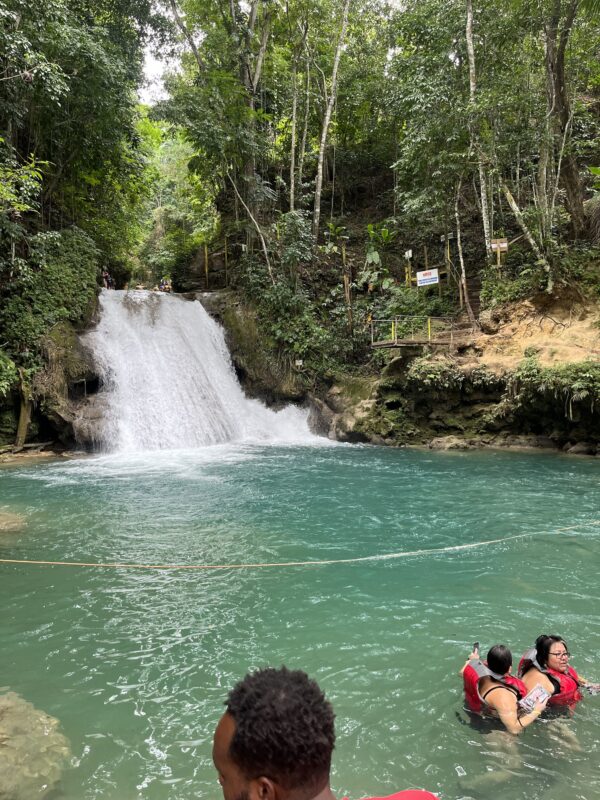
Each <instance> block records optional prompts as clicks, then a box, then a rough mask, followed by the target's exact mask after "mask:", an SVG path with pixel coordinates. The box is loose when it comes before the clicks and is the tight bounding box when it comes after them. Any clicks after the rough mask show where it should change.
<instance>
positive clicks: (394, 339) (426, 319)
mask: <svg viewBox="0 0 600 800" xmlns="http://www.w3.org/2000/svg"><path fill="white" fill-rule="evenodd" d="M436 322H440V323H442V324H443V325H446V326H448V325H449V327H450V344H452V341H453V333H454V326H455V323H456V318H455V317H433V316H426V315H410V314H399V315H397V316H395V317H392V318H389V319H371V346H374V345H375V344H390V345H391V344H392V343H393V344H395V345H397V344H398V342H399V341H403V342H406V341H416V339H415V333H416V331H417V328H418V329H419V331H420V332H423V333H424V331H423V330H422V329H423V328H424V327H425V326H426V327H427V341H428V342H431V341H433V339H432V323H436ZM407 323H409V324H410V323H420V324H419V325H416V324H410V330H409V335H408V336H407V335H405V331H404V330H403V331H402V335H401V336H400V337H399V336H398V329H399V327H400V328H404V327H405V326H406V324H407ZM384 324H387V325H390V336H389V338H386V339H377V340H376V339H375V326H376V325H377V326H379V325H384Z"/></svg>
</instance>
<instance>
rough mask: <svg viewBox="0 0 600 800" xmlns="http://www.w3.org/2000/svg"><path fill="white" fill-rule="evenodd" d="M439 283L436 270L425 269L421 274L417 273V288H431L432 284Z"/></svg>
mask: <svg viewBox="0 0 600 800" xmlns="http://www.w3.org/2000/svg"><path fill="white" fill-rule="evenodd" d="M439 282H440V276H439V273H438V271H437V269H425V270H423V271H422V272H417V287H419V286H432V285H433V284H434V283H439Z"/></svg>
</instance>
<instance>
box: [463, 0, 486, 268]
mask: <svg viewBox="0 0 600 800" xmlns="http://www.w3.org/2000/svg"><path fill="white" fill-rule="evenodd" d="M466 38H467V53H468V56H469V99H470V101H471V113H472V114H473V115H475V116H476V115H477V112H476V109H475V103H476V99H477V70H476V67H475V47H474V45H473V3H472V0H467V27H466ZM470 129H471V142H472V145H473V147H474V148H475V150H476V151H477V165H478V168H479V187H480V194H481V221H482V223H483V237H484V239H485V251H486V254H487V257H488V258H489V257H490V255H491V252H492V232H491V227H490V212H489V200H488V192H487V181H486V174H485V167H484V163H483V153H482V150H481V143H480V141H479V139H480V136H479V132H478V131H477V130H476V123H475V120H473V119H471V124H470Z"/></svg>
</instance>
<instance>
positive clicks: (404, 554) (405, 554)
mask: <svg viewBox="0 0 600 800" xmlns="http://www.w3.org/2000/svg"><path fill="white" fill-rule="evenodd" d="M589 525H600V520H594V521H593V522H582V523H579V524H578V525H569V526H568V527H566V528H556V529H555V530H553V531H531V532H529V533H517V534H515V535H514V536H505V537H503V538H502V539H486V540H484V541H482V542H472V543H471V544H456V545H450V546H449V547H434V548H431V549H428V550H404V551H401V552H399V553H383V554H380V555H374V556H359V557H356V558H332V559H327V560H323V561H273V562H266V563H263V564H103V563H88V562H85V561H29V560H21V559H16V558H0V564H38V565H45V566H50V567H101V568H113V569H189V570H217V569H265V568H269V567H321V566H328V565H331V564H358V563H360V562H364V561H390V560H392V559H398V558H411V557H414V556H428V555H435V554H439V553H451V552H457V551H459V550H472V549H473V548H476V547H486V546H487V545H490V544H502V543H503V542H510V541H511V540H513V539H523V538H525V537H526V536H540V535H543V534H544V533H549V534H557V533H564V532H565V531H572V530H576V529H577V528H582V527H583V528H585V527H587V526H589Z"/></svg>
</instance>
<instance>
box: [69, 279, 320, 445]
mask: <svg viewBox="0 0 600 800" xmlns="http://www.w3.org/2000/svg"><path fill="white" fill-rule="evenodd" d="M100 304H101V316H100V322H99V324H98V326H97V327H96V328H95V329H94V330H93V331H91V332H89V333H88V334H86V335H85V337H84V342H85V344H86V345H87V346H88V347H89V348H91V350H92V352H93V354H94V358H95V361H96V364H97V367H98V369H99V372H100V377H101V383H102V390H101V392H100V395H99V396H98V398H97V400H99V401H100V402H99V405H100V407H101V408H102V409H103V412H102V414H101V417H102V418H101V420H99V422H98V426H97V432H96V433H95V437H94V438H95V439H96V442H97V446H98V447H99V449H101V450H103V451H107V452H117V451H118V452H139V451H145V450H162V449H181V448H195V447H203V446H207V445H214V444H222V443H226V442H237V441H239V442H296V443H297V442H301V441H304V440H313V439H314V437H313V436H312V434H311V433H310V432H309V429H308V424H307V421H306V418H307V414H306V412H304V411H302V410H300V409H298V408H297V407H295V406H288V407H286V408H284V409H282V410H281V411H278V412H275V411H272V410H270V409H268V408H267V407H266V406H265V405H263V404H262V403H261V402H259V401H258V400H251V399H249V398H247V397H246V396H245V395H244V392H243V391H242V388H241V386H240V384H239V382H238V380H237V377H236V375H235V372H234V369H233V366H232V363H231V359H230V356H229V352H228V350H227V346H226V344H225V337H224V333H223V329H222V328H221V327H220V325H218V324H217V323H216V322H215V321H214V320H213V319H212V318H211V317H210V316H209V315H208V314H207V312H206V311H205V310H204V308H203V307H202V305H201V304H200V303H199V302H197V301H194V302H190V301H189V300H184V299H182V298H179V297H174V296H171V295H165V294H159V293H157V292H145V291H135V292H125V291H106V290H103V291H102V294H101V298H100Z"/></svg>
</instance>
